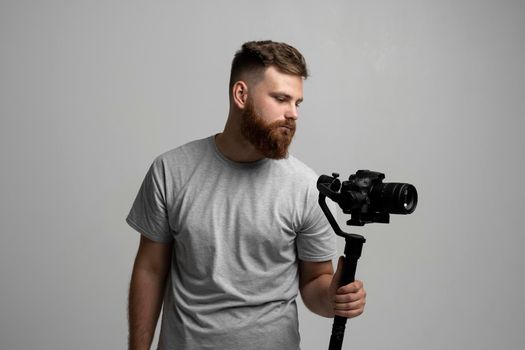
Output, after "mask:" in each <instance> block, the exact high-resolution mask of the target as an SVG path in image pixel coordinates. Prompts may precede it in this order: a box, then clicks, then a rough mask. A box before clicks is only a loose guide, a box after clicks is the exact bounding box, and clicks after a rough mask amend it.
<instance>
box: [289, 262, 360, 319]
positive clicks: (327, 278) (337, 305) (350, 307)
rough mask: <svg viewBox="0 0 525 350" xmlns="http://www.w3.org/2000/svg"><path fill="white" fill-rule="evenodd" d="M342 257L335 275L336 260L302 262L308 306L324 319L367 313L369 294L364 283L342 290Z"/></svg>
mask: <svg viewBox="0 0 525 350" xmlns="http://www.w3.org/2000/svg"><path fill="white" fill-rule="evenodd" d="M342 267H343V264H342V258H340V259H339V263H338V264H337V271H336V273H335V274H334V273H333V272H334V270H333V267H332V261H323V262H311V261H299V289H300V291H301V297H302V299H303V302H304V304H305V305H306V307H307V308H308V309H309V310H310V311H312V312H314V313H316V314H318V315H321V316H324V317H334V315H338V316H343V317H348V318H353V317H356V316H359V315H361V314H362V313H363V311H364V308H365V303H366V291H365V289H364V288H363V283H362V282H361V281H358V280H356V281H354V282H352V283H350V284H347V285H346V286H342V287H339V280H340V279H341V275H342Z"/></svg>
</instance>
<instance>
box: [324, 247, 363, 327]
mask: <svg viewBox="0 0 525 350" xmlns="http://www.w3.org/2000/svg"><path fill="white" fill-rule="evenodd" d="M343 263H344V258H343V257H340V258H339V261H338V262H337V270H336V272H335V274H334V277H333V278H332V282H331V283H330V287H329V289H328V297H329V298H330V304H331V305H332V308H333V313H334V314H335V315H337V316H343V317H347V318H353V317H357V316H359V315H361V314H362V313H363V311H364V309H365V304H366V291H365V289H364V287H363V282H361V281H359V280H355V281H354V282H352V283H350V284H347V285H345V286H342V287H339V281H340V280H341V276H342V274H343Z"/></svg>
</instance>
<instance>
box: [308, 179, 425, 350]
mask: <svg viewBox="0 0 525 350" xmlns="http://www.w3.org/2000/svg"><path fill="white" fill-rule="evenodd" d="M338 177H339V174H337V173H333V174H332V176H328V175H321V176H320V177H319V179H318V180H317V189H318V190H319V205H320V206H321V209H322V210H323V212H324V214H325V215H326V218H327V219H328V221H329V222H330V225H331V226H332V228H333V229H334V232H335V233H336V235H338V236H341V237H343V238H344V239H345V250H344V254H345V257H344V259H345V260H344V261H345V262H344V265H343V275H342V278H341V281H340V283H339V284H340V286H343V285H346V284H348V283H352V282H353V281H354V279H355V271H356V268H357V260H359V258H360V256H361V251H362V250H363V244H364V243H365V238H364V237H363V236H361V235H356V234H352V233H346V232H343V230H341V228H340V227H339V225H338V224H337V221H336V220H335V219H334V217H333V215H332V213H331V212H330V209H328V206H327V205H326V197H328V198H330V199H331V200H332V201H334V202H336V203H337V204H339V207H340V208H341V209H342V210H343V213H345V214H351V218H350V220H348V221H347V222H346V224H347V225H353V226H363V225H365V224H368V223H372V222H380V223H385V224H386V223H388V222H389V221H390V214H411V213H412V212H413V211H414V210H415V209H416V206H417V191H416V188H415V187H414V186H412V185H410V184H406V183H383V182H382V181H383V179H384V178H385V175H384V174H382V173H378V172H374V171H369V170H358V171H357V172H356V173H355V174H353V175H350V177H349V179H348V181H343V183H341V181H339V179H338ZM346 320H347V319H346V317H341V316H335V317H334V323H333V326H332V335H331V337H330V345H329V347H328V349H329V350H339V349H341V346H342V345H343V338H344V333H345V326H346Z"/></svg>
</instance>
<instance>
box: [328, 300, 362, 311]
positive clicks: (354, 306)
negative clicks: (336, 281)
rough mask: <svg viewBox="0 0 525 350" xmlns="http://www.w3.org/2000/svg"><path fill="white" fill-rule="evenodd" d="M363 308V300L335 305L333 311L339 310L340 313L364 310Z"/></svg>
mask: <svg viewBox="0 0 525 350" xmlns="http://www.w3.org/2000/svg"><path fill="white" fill-rule="evenodd" d="M364 306H365V301H364V300H358V301H353V302H350V303H335V304H334V310H341V311H350V310H359V309H362V308H364Z"/></svg>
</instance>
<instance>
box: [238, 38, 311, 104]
mask: <svg viewBox="0 0 525 350" xmlns="http://www.w3.org/2000/svg"><path fill="white" fill-rule="evenodd" d="M270 66H274V67H275V68H277V70H278V71H280V72H282V73H287V74H292V75H297V76H300V77H303V78H304V79H306V78H307V77H308V68H307V67H306V61H305V59H304V57H303V55H301V53H300V52H299V51H298V50H297V49H296V48H294V47H292V46H290V45H288V44H286V43H279V42H274V41H271V40H264V41H249V42H246V43H244V44H243V45H242V48H241V49H240V50H239V51H237V52H236V53H235V56H234V58H233V61H232V67H231V73H230V84H229V89H230V95H231V92H232V88H233V84H235V83H236V82H237V81H239V80H242V78H243V76H245V74H250V75H253V77H255V78H256V80H257V79H261V78H262V73H263V72H264V70H265V69H266V68H268V67H270Z"/></svg>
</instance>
